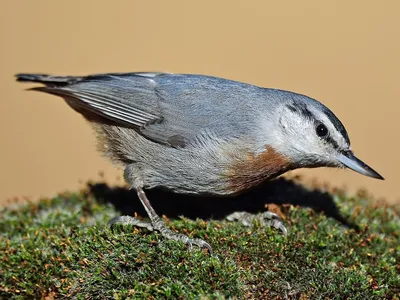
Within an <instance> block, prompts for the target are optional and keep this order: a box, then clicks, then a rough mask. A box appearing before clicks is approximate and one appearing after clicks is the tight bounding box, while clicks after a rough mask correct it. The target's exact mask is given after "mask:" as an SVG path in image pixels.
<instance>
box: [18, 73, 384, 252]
mask: <svg viewBox="0 0 400 300" xmlns="http://www.w3.org/2000/svg"><path fill="white" fill-rule="evenodd" d="M17 80H19V81H29V82H39V83H43V84H45V86H42V87H35V88H33V89H32V90H36V91H41V92H46V93H50V94H54V95H58V96H61V97H63V98H64V99H65V101H66V102H67V103H68V104H69V105H70V106H71V107H72V108H73V109H75V110H76V111H78V112H79V113H81V114H82V115H83V116H84V117H85V118H86V119H87V120H89V121H90V122H91V124H92V125H93V127H94V128H95V130H96V132H97V136H98V138H99V144H100V148H101V149H102V150H103V151H104V152H105V153H106V154H107V156H108V157H110V158H111V159H112V160H113V161H115V162H117V163H119V164H121V165H122V166H123V167H124V168H125V172H124V177H125V180H126V181H127V183H128V184H129V185H131V186H132V188H134V189H135V190H136V192H137V194H138V197H139V199H140V200H141V202H142V204H143V206H144V208H145V209H146V211H147V213H148V215H149V217H150V220H151V223H146V222H142V221H139V220H136V219H133V218H131V217H127V216H122V217H119V218H118V219H117V220H116V221H117V222H123V223H131V224H136V225H139V226H145V227H147V228H149V229H151V230H153V229H154V230H158V231H159V232H160V233H161V234H162V235H163V236H165V237H167V238H170V239H174V240H180V241H183V242H184V243H187V244H189V245H190V246H191V245H192V244H195V245H198V246H200V247H207V248H209V249H210V250H211V247H210V245H209V244H208V243H206V242H205V241H203V240H200V239H191V238H189V237H187V236H185V235H182V234H177V233H175V232H173V231H172V230H170V229H168V228H167V227H166V225H165V224H164V222H163V221H162V220H161V219H160V218H159V216H158V215H157V214H156V212H155V211H154V209H153V208H152V206H151V204H150V202H149V200H148V199H147V197H146V194H145V192H144V190H145V189H151V188H155V187H162V188H166V189H169V190H171V191H173V192H176V193H189V194H211V195H212V194H217V195H233V194H236V193H240V192H242V191H244V190H247V189H250V188H252V187H254V186H256V185H258V184H261V183H262V182H263V181H265V180H268V179H271V178H274V177H276V176H278V175H281V174H283V173H285V172H287V171H289V170H293V169H297V168H315V167H324V166H327V167H347V168H350V169H352V170H354V171H356V172H359V173H361V174H363V175H366V176H370V177H374V178H378V179H383V178H382V176H380V175H379V174H378V173H377V172H375V171H374V170H372V169H371V168H370V167H369V166H367V165H366V164H365V163H363V162H362V161H360V160H359V159H358V158H356V157H355V156H354V154H353V151H352V150H351V148H350V140H349V137H348V135H347V132H346V130H345V128H344V126H343V125H342V123H341V122H340V121H339V119H338V118H337V117H336V116H335V115H334V114H333V113H332V112H331V111H330V110H329V109H328V108H327V107H326V106H324V105H323V104H321V103H320V102H318V101H316V100H314V99H311V98H309V97H307V96H304V95H300V94H296V93H292V92H288V91H283V90H277V89H269V88H261V87H257V86H253V85H249V84H245V83H240V82H236V81H231V80H226V79H221V78H216V77H209V76H200V75H178V74H177V75H174V74H166V73H125V74H122V73H120V74H98V75H90V76H86V77H72V76H65V77H63V76H51V75H42V74H18V75H17ZM271 215H272V214H271ZM275 225H276V227H280V228H281V229H282V230H284V231H285V228H284V226H283V225H281V224H279V222H276V224H275Z"/></svg>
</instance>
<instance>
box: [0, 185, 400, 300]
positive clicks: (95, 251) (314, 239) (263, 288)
mask: <svg viewBox="0 0 400 300" xmlns="http://www.w3.org/2000/svg"><path fill="white" fill-rule="evenodd" d="M333 199H334V201H335V203H336V204H337V205H338V207H339V208H340V211H341V213H343V214H344V215H347V216H349V218H350V220H351V221H352V222H355V223H356V224H358V225H359V227H360V231H359V232H356V231H354V230H353V229H348V228H346V227H344V226H343V225H341V224H340V223H338V222H337V221H336V220H334V219H331V218H327V217H326V216H325V215H324V214H323V213H316V212H314V211H313V210H311V209H308V208H300V207H294V206H282V207H280V209H281V210H282V212H283V213H284V215H285V217H286V220H285V223H286V225H287V226H288V229H289V234H288V237H287V238H285V237H283V236H282V235H281V234H280V233H279V232H277V231H276V230H273V229H269V228H266V229H265V228H261V227H260V226H259V225H257V224H255V226H254V227H253V228H246V227H243V226H242V225H240V224H236V223H230V222H226V221H213V220H207V221H204V220H197V221H191V220H188V219H184V218H181V219H177V220H171V221H169V226H171V227H172V228H174V229H176V230H178V231H180V232H184V233H187V234H189V235H190V236H195V237H201V238H204V239H206V240H207V241H208V242H209V243H210V244H211V245H212V246H213V248H214V253H213V255H209V254H208V253H206V252H203V251H200V250H194V251H188V250H187V248H186V247H185V246H184V245H182V244H180V243H177V242H173V241H166V240H165V239H163V238H162V237H161V236H160V235H159V234H157V233H153V232H148V231H146V230H144V229H136V228H132V227H130V226H125V227H124V226H117V227H116V228H112V229H110V228H109V226H108V225H107V222H108V220H110V219H111V218H112V217H114V216H117V215H119V214H118V212H116V211H115V210H114V208H113V206H111V205H107V204H100V203H98V202H97V201H96V200H95V197H94V196H93V195H92V194H91V193H88V192H83V191H82V192H77V193H70V194H63V195H60V196H58V197H55V198H53V199H47V200H42V201H40V202H39V203H35V204H26V205H23V206H19V207H18V208H5V209H4V210H3V211H2V212H1V213H0V232H1V240H0V282H1V283H0V295H1V297H3V298H5V299H10V298H11V299H12V298H14V299H26V298H46V299H53V298H77V299H108V298H111V299H126V298H147V299H176V298H182V299H192V298H203V299H225V298H239V299H243V298H250V299H261V298H264V299H265V298H267V299H269V298H273V299H275V298H277V299H345V298H347V299H399V298H396V297H399V296H398V295H399V293H400V275H399V273H400V262H399V257H400V243H399V240H400V214H399V211H398V210H396V209H395V208H394V207H389V206H387V205H384V204H374V203H373V202H371V201H370V200H369V199H368V198H367V197H366V196H365V195H364V196H363V195H359V196H354V197H347V196H345V195H343V194H334V195H333Z"/></svg>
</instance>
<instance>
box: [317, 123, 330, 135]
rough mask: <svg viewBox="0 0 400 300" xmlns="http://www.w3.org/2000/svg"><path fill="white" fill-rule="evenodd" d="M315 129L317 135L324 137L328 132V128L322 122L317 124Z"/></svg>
mask: <svg viewBox="0 0 400 300" xmlns="http://www.w3.org/2000/svg"><path fill="white" fill-rule="evenodd" d="M315 131H316V132H317V135H318V136H319V137H324V136H326V135H327V134H328V128H326V126H325V125H324V124H319V125H318V126H317V128H316V129H315Z"/></svg>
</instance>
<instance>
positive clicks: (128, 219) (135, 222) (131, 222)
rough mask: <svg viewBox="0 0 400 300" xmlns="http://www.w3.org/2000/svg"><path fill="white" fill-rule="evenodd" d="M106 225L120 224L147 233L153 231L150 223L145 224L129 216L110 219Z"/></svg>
mask: <svg viewBox="0 0 400 300" xmlns="http://www.w3.org/2000/svg"><path fill="white" fill-rule="evenodd" d="M108 224H109V225H110V226H112V225H114V224H121V225H132V226H137V227H141V228H146V229H147V230H149V231H154V227H153V225H151V223H150V222H145V221H142V220H139V219H137V218H134V217H131V216H119V217H115V218H112V219H111V220H110V221H108Z"/></svg>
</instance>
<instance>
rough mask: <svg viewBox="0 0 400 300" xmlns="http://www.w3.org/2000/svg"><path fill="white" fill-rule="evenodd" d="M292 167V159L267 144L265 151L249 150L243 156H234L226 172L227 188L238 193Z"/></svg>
mask: <svg viewBox="0 0 400 300" xmlns="http://www.w3.org/2000/svg"><path fill="white" fill-rule="evenodd" d="M291 169H293V164H292V162H291V160H290V159H289V158H288V157H286V156H284V155H282V154H280V153H278V152H277V151H275V150H274V149H273V148H272V147H270V146H266V147H265V151H263V152H261V153H257V154H255V153H254V152H251V151H249V152H247V153H246V154H245V155H243V156H240V157H232V163H231V164H230V166H229V169H228V172H227V173H226V179H227V182H228V187H227V189H228V190H229V192H230V193H238V192H240V191H243V190H246V189H249V188H251V187H254V186H256V185H258V184H260V183H261V182H263V181H265V180H267V179H272V178H274V177H276V176H279V175H281V174H283V173H285V172H287V171H289V170H291Z"/></svg>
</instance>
